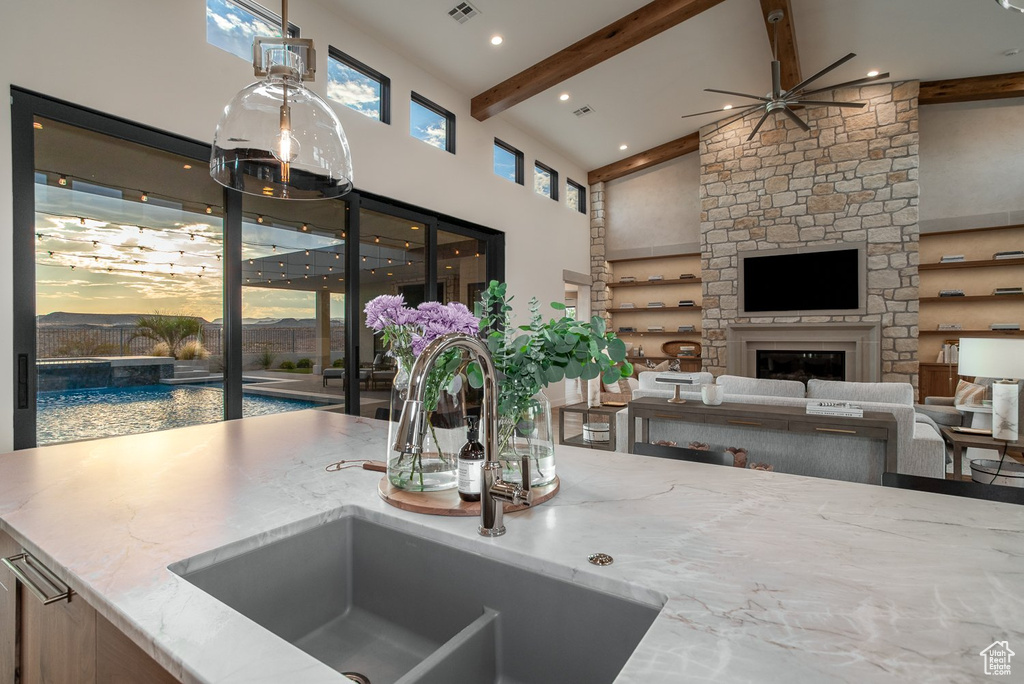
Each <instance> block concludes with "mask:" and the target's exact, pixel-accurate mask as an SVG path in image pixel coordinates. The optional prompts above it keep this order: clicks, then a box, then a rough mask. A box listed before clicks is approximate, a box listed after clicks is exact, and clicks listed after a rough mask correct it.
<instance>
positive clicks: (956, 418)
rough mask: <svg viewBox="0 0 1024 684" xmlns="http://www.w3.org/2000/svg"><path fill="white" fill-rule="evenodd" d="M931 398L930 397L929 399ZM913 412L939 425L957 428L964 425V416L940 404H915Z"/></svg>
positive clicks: (950, 407)
mask: <svg viewBox="0 0 1024 684" xmlns="http://www.w3.org/2000/svg"><path fill="white" fill-rule="evenodd" d="M929 398H931V397H929ZM914 410H915V411H917V414H918V415H925V416H928V417H929V418H931V419H932V420H933V421H934V422H936V423H938V424H939V425H949V426H952V427H959V426H961V425H963V424H964V416H963V414H962V413H960V412H959V411H957V410H956V409H955V408H953V407H952V406H942V405H940V404H915V405H914Z"/></svg>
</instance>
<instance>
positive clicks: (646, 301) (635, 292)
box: [608, 254, 702, 373]
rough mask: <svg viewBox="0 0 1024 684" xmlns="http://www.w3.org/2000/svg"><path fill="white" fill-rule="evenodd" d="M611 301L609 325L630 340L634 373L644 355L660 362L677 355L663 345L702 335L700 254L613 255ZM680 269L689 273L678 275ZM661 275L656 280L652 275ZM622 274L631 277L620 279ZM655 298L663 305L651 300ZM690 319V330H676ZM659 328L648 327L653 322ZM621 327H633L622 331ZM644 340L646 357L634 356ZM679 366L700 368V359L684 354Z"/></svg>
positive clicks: (688, 370) (640, 367) (624, 339)
mask: <svg viewBox="0 0 1024 684" xmlns="http://www.w3.org/2000/svg"><path fill="white" fill-rule="evenodd" d="M609 263H610V264H612V282H610V283H608V287H609V288H610V290H611V297H612V299H611V302H610V303H609V305H608V313H609V314H611V317H612V325H611V329H612V330H613V331H615V334H616V335H618V336H619V337H621V338H622V341H623V342H626V343H628V344H631V345H632V347H631V349H630V351H629V361H630V362H631V363H633V365H634V366H635V367H636V369H635V370H634V373H636V372H638V371H642V370H644V361H645V360H646V361H652V362H654V363H660V362H662V361H669V360H675V359H676V357H675V356H668V355H666V354H665V352H663V351H662V345H663V344H665V343H666V342H670V341H673V340H682V341H693V342H697V343H699V342H700V340H701V301H702V296H701V278H700V273H701V271H700V255H699V254H678V255H673V256H658V257H640V258H636V259H612V260H609ZM682 275H692V276H693V277H689V278H681V277H680V276H682ZM652 276H659V277H660V279H658V280H650V278H651V277H652ZM623 278H627V279H630V278H632V279H635V280H632V281H629V280H627V281H625V282H624V281H623V280H622V279H623ZM681 301H692V302H693V306H679V302H681ZM654 302H658V303H661V304H663V306H654V307H652V306H650V304H651V303H654ZM685 325H692V326H693V327H694V331H693V332H679V331H678V330H679V326H685ZM659 326H660V327H661V328H662V330H660V331H658V330H655V331H652V330H651V328H652V327H653V328H657V327H659ZM623 328H633V329H634V330H633V332H625V331H623V330H622V329H623ZM641 346H643V349H644V357H643V358H640V357H638V356H637V352H638V351H639V349H640V347H641ZM679 361H680V370H682V371H687V372H693V371H699V370H701V359H700V358H699V357H697V358H692V357H691V358H688V357H682V358H680V359H679Z"/></svg>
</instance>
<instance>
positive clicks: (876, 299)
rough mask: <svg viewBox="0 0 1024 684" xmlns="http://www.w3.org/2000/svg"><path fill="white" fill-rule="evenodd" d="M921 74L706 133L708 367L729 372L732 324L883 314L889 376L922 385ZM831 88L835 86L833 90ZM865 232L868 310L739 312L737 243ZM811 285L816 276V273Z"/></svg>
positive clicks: (784, 242) (833, 238)
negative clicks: (850, 104) (806, 127)
mask: <svg viewBox="0 0 1024 684" xmlns="http://www.w3.org/2000/svg"><path fill="white" fill-rule="evenodd" d="M917 95H918V83H917V82H907V83H897V84H881V85H870V86H865V87H862V88H859V89H858V88H847V89H844V90H841V91H836V93H835V100H836V101H862V102H867V103H868V106H867V107H865V108H864V109H852V108H845V109H841V108H839V107H814V108H808V109H804V110H802V111H801V112H800V116H801V117H803V118H804V119H805V120H806V121H808V123H809V124H810V127H811V130H810V131H809V132H804V131H802V130H800V129H799V128H798V127H797V126H796V124H794V123H793V122H792V121H790V120H789V119H788V118H787V117H785V116H782V115H776V116H775V117H772V118H771V119H769V120H768V121H767V122H766V123H765V125H764V126H763V127H762V128H761V130H760V132H759V134H758V135H757V136H755V137H754V139H753V140H752V141H751V142H749V143H748V142H746V139H747V137H748V136H749V135H750V131H751V129H752V127H753V126H754V124H755V123H756V121H757V117H750V118H748V119H746V120H745V121H744V123H743V124H742V125H739V124H733V125H730V126H727V127H725V128H724V129H722V130H720V131H717V132H715V133H713V134H711V135H709V136H706V137H705V136H703V135H702V136H701V142H700V161H701V184H700V197H701V270H702V278H703V281H704V283H703V290H704V291H703V294H704V301H703V306H704V309H703V329H704V333H703V344H704V350H703V353H704V369H705V370H707V371H710V372H712V373H714V374H715V375H718V374H720V373H724V372H726V359H727V353H726V352H727V350H726V345H727V340H726V336H727V331H728V327H729V325H730V324H733V323H778V324H785V323H817V322H828V321H840V322H858V323H860V322H873V323H874V322H877V323H880V324H881V329H882V364H881V369H882V380H883V381H894V382H895V381H902V382H910V383H912V384H913V385H914V386H915V387H916V385H917V334H918V272H917V266H918V252H917V247H918V195H919V189H918V103H917ZM822 97H827V95H823V96H822ZM844 242H847V243H867V309H866V314H865V315H857V316H802V317H798V316H785V317H740V315H739V290H738V265H739V258H738V256H737V255H738V254H739V253H741V252H746V251H758V250H772V249H777V248H792V247H805V246H815V245H829V244H835V243H844ZM808 286H809V287H813V286H814V284H813V283H808Z"/></svg>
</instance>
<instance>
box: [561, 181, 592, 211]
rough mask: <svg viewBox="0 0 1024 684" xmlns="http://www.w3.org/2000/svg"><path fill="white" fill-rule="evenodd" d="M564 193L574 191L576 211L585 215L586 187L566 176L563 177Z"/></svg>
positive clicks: (567, 193)
mask: <svg viewBox="0 0 1024 684" xmlns="http://www.w3.org/2000/svg"><path fill="white" fill-rule="evenodd" d="M565 185H566V189H565V194H566V196H568V195H569V193H570V192H573V191H575V192H576V198H577V199H576V211H578V212H580V213H581V214H584V215H586V213H587V188H586V186H584V185H583V184H581V183H577V182H576V181H574V180H573V179H572V178H569V177H568V176H566V178H565Z"/></svg>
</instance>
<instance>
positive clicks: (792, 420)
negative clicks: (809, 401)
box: [628, 397, 896, 473]
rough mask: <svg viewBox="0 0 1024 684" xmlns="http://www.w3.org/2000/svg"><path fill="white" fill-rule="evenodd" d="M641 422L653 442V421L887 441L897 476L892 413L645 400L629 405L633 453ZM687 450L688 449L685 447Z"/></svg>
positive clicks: (888, 466) (888, 461)
mask: <svg viewBox="0 0 1024 684" xmlns="http://www.w3.org/2000/svg"><path fill="white" fill-rule="evenodd" d="M637 419H639V420H640V441H642V442H644V443H646V442H648V441H649V440H650V421H651V420H652V419H653V420H671V421H682V422H688V423H706V424H708V425H723V426H727V427H739V428H751V429H753V430H774V431H783V432H803V433H816V434H826V435H830V436H835V437H840V438H842V437H862V438H868V439H882V440H885V470H886V472H891V473H895V472H896V419H895V418H894V417H893V416H892V415H891V414H889V413H885V412H879V411H865V412H864V417H863V418H846V417H843V416H818V415H811V414H808V413H807V412H806V409H805V408H804V407H803V406H772V405H770V404H741V403H739V402H724V403H722V404H719V405H718V406H708V405H706V404H703V403H701V402H699V401H687V402H686V403H685V404H669V403H668V402H667V401H666V400H665V399H662V398H660V397H643V398H641V399H634V400H633V401H631V402H629V433H628V434H629V451H630V453H632V452H633V445H634V444H635V443H636V441H637V440H636V421H637ZM682 446H685V445H682Z"/></svg>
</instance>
